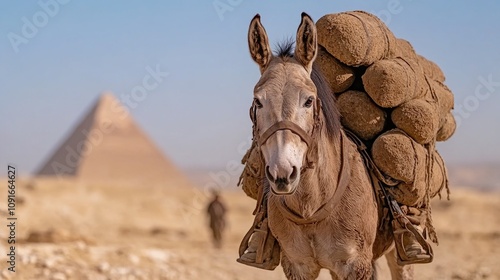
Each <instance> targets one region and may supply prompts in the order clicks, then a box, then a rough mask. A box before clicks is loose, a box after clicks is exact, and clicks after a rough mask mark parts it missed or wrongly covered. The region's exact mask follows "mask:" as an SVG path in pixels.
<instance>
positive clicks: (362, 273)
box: [248, 13, 413, 279]
mask: <svg viewBox="0 0 500 280" xmlns="http://www.w3.org/2000/svg"><path fill="white" fill-rule="evenodd" d="M248 44H249V49H250V54H251V57H252V59H253V60H254V61H255V62H256V63H257V64H258V65H259V68H260V73H261V77H260V79H259V81H258V83H257V84H256V85H255V88H254V101H253V105H252V108H251V115H252V120H253V122H254V137H255V140H256V141H257V143H258V147H259V148H260V152H261V155H262V157H263V161H264V168H265V177H266V180H265V181H266V182H265V184H266V185H267V188H268V194H267V195H268V197H267V202H268V219H269V227H270V230H271V232H272V234H273V235H274V236H275V237H276V239H277V240H278V242H279V244H280V246H281V249H282V251H281V265H282V267H283V271H284V273H285V275H286V277H287V278H288V279H315V278H317V277H318V275H319V272H320V270H321V269H323V268H324V269H328V270H329V271H330V273H331V276H332V278H333V279H373V278H372V277H375V275H376V273H375V272H374V261H375V260H376V259H377V258H379V257H381V256H383V255H385V256H386V258H387V262H388V264H389V267H390V270H391V274H392V278H393V279H412V278H413V277H412V275H413V269H412V267H411V266H404V267H403V266H398V264H397V262H396V253H395V250H394V246H393V239H392V234H391V233H389V232H386V231H379V230H378V224H379V212H378V202H377V199H376V197H375V195H374V191H373V188H372V183H371V180H370V177H369V174H368V171H367V169H366V167H365V164H364V163H363V160H362V157H361V155H360V153H359V152H358V150H357V146H356V145H355V144H354V143H353V142H352V141H351V140H349V139H348V137H346V134H345V132H344V130H343V128H342V127H341V124H340V115H339V113H338V110H337V108H336V105H335V98H334V95H333V93H332V92H331V91H330V90H329V87H328V85H327V84H326V81H325V80H324V78H323V77H322V75H321V73H320V72H319V70H318V69H317V68H316V67H315V66H314V60H315V58H316V55H317V52H318V44H317V31H316V27H315V24H314V22H313V20H312V19H311V18H310V17H309V16H308V15H307V14H305V13H302V20H301V23H300V25H299V27H298V30H297V36H296V42H295V50H294V51H293V42H291V43H285V44H282V45H281V46H279V49H278V51H277V53H276V54H275V55H273V52H272V51H271V47H270V45H269V39H268V36H267V33H266V31H265V29H264V27H263V25H262V24H261V21H260V16H259V15H256V16H255V17H254V18H253V19H252V21H251V23H250V27H249V31H248Z"/></svg>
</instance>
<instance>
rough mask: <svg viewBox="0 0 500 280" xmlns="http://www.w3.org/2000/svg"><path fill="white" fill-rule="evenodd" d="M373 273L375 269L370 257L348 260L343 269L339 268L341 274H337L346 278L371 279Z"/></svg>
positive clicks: (352, 279) (340, 277)
mask: <svg viewBox="0 0 500 280" xmlns="http://www.w3.org/2000/svg"><path fill="white" fill-rule="evenodd" d="M373 273H375V271H374V269H373V264H372V262H371V259H368V258H358V259H354V260H350V261H348V262H347V263H346V264H345V265H344V267H343V269H341V273H340V274H343V275H338V278H339V279H347V280H369V279H373V278H372V276H373ZM332 278H333V277H332ZM333 279H335V278H333Z"/></svg>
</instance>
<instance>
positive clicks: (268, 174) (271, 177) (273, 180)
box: [266, 165, 276, 183]
mask: <svg viewBox="0 0 500 280" xmlns="http://www.w3.org/2000/svg"><path fill="white" fill-rule="evenodd" d="M266 177H267V180H269V181H270V182H273V183H274V182H275V181H276V179H274V177H273V175H271V172H270V171H269V165H267V166H266Z"/></svg>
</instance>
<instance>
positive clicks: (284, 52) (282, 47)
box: [275, 38, 295, 58]
mask: <svg viewBox="0 0 500 280" xmlns="http://www.w3.org/2000/svg"><path fill="white" fill-rule="evenodd" d="M294 44H295V41H294V40H293V39H292V38H288V39H285V40H283V41H282V42H280V43H278V44H277V45H276V52H275V55H276V56H277V57H281V58H285V57H293V49H294Z"/></svg>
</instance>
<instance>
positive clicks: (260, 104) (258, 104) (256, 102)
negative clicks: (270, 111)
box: [253, 98, 262, 108]
mask: <svg viewBox="0 0 500 280" xmlns="http://www.w3.org/2000/svg"><path fill="white" fill-rule="evenodd" d="M253 102H254V103H255V106H257V108H262V103H260V100H259V99H257V98H254V99H253Z"/></svg>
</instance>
